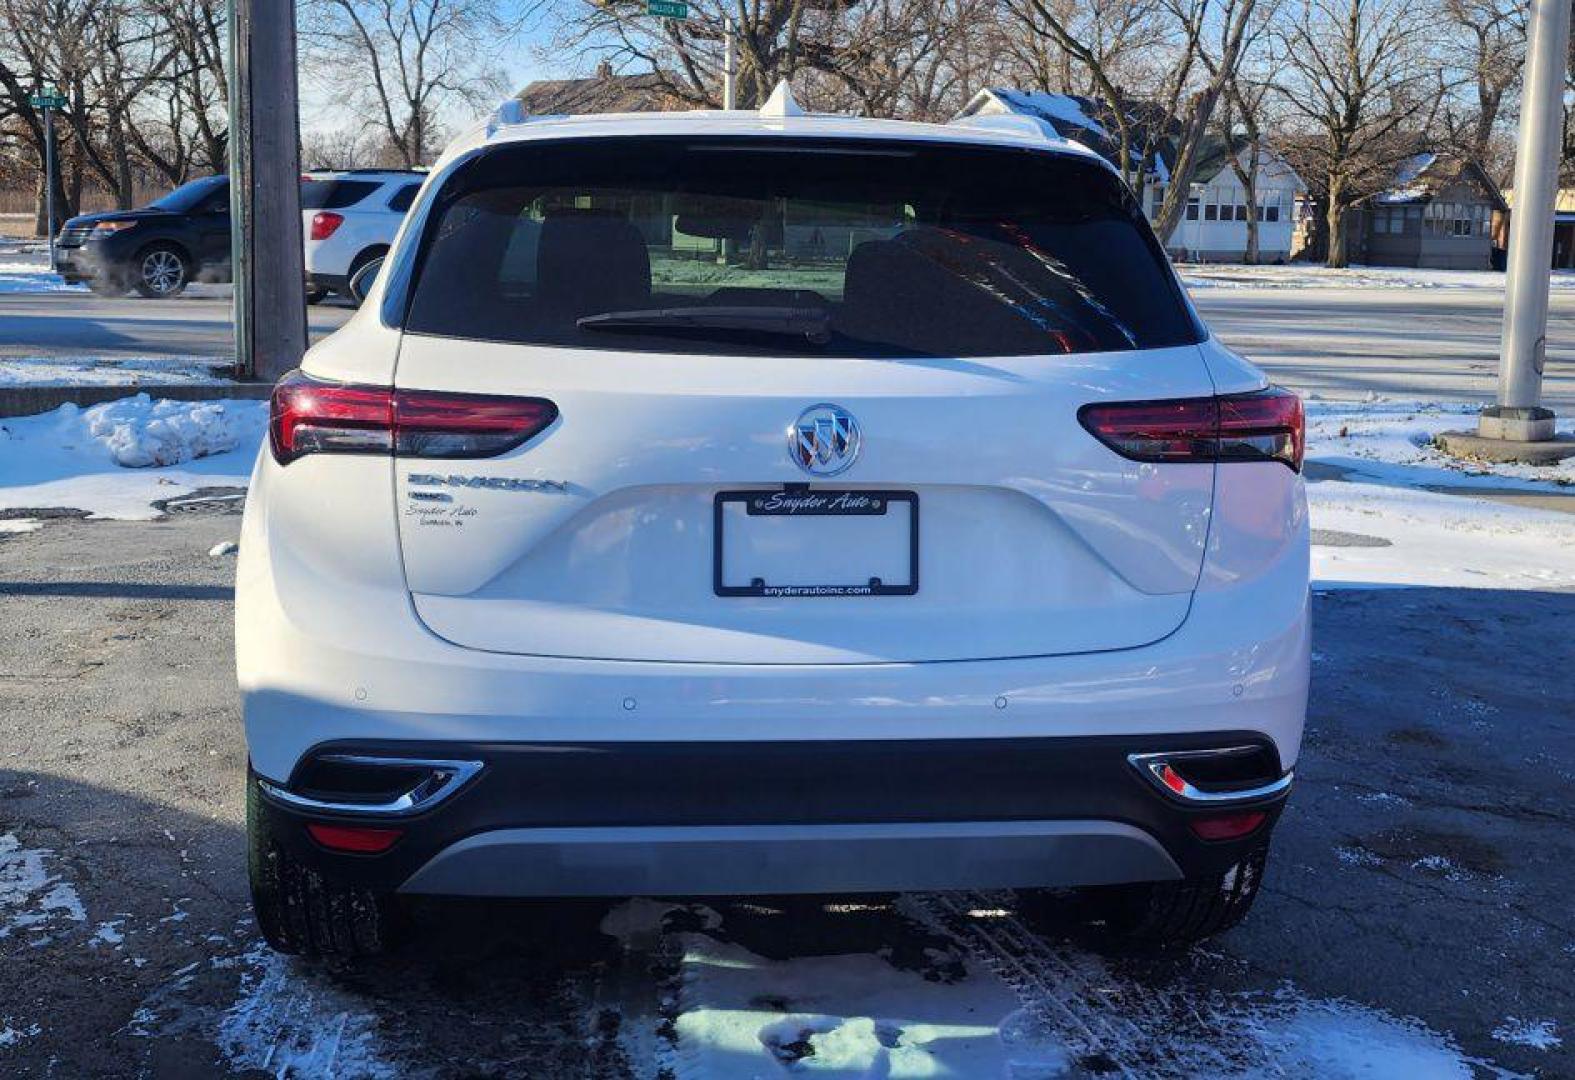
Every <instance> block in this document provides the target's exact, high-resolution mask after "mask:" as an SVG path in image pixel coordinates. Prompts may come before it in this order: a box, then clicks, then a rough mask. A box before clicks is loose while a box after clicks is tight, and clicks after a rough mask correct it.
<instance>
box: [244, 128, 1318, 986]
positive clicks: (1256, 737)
mask: <svg viewBox="0 0 1575 1080" xmlns="http://www.w3.org/2000/svg"><path fill="white" fill-rule="evenodd" d="M521 121H522V118H521V117H520V116H519V115H518V111H517V109H510V108H505V109H504V110H500V114H499V116H498V118H497V119H496V120H494V121H493V122H491V123H490V124H488V125H486V126H483V127H478V129H476V130H475V131H473V132H471V133H470V134H468V135H466V136H464V137H462V138H461V139H460V140H459V141H458V142H457V143H455V144H454V145H453V146H452V147H450V148H449V150H448V151H447V152H446V153H445V155H444V157H443V158H442V159H441V161H440V162H439V163H438V164H437V165H436V166H435V167H434V172H433V175H432V178H431V179H430V180H429V181H428V183H427V186H426V187H425V189H424V190H423V192H422V194H421V195H420V197H419V198H418V199H417V202H416V205H415V207H414V209H413V210H412V212H411V214H412V216H411V218H410V221H409V223H408V227H407V228H406V229H405V230H404V232H403V233H402V234H401V239H400V241H399V245H398V247H397V249H396V250H395V251H394V252H393V253H392V254H391V255H390V257H389V261H388V263H387V265H386V267H385V271H384V273H383V274H382V275H380V277H379V279H378V281H377V283H376V284H375V285H374V286H373V288H372V292H371V294H370V295H369V296H368V298H367V303H365V304H364V305H363V306H362V307H361V309H360V311H359V312H357V313H356V315H355V316H354V317H353V318H352V319H351V320H350V321H349V323H347V324H346V325H345V327H344V328H343V329H341V330H340V331H339V332H338V333H336V334H334V335H333V336H332V337H329V338H328V339H326V340H324V341H322V342H320V343H319V344H317V345H316V346H315V347H313V348H312V349H311V351H310V352H308V353H307V355H306V357H305V359H304V360H303V362H302V365H301V369H300V370H299V371H297V372H294V373H292V374H290V375H288V376H286V377H285V378H284V379H283V380H282V381H281V382H280V383H279V385H278V387H277V388H276V390H275V392H274V397H273V401H272V415H271V427H270V437H269V441H268V444H267V445H266V446H264V447H263V449H262V452H261V454H260V456H259V458H258V460H257V465H256V471H255V473H254V475H253V478H252V484H251V489H250V495H249V497H248V500H247V506H246V517H245V521H244V524H243V528H242V538H241V554H240V562H239V567H238V574H237V581H236V656H237V668H238V675H239V682H240V689H241V694H242V699H243V704H244V718H245V725H246V740H247V746H248V749H249V757H250V775H249V779H248V834H249V842H250V866H251V885H252V890H253V896H254V901H255V908H256V913H257V919H258V923H259V925H260V927H261V930H262V932H263V934H264V936H265V937H266V938H267V940H268V941H269V942H270V943H271V944H273V945H274V946H275V947H276V948H278V949H281V950H284V951H288V952H300V953H307V954H336V955H356V954H361V953H367V952H372V951H375V950H377V949H378V948H380V947H382V946H383V944H384V943H385V942H386V941H387V940H388V937H389V931H390V928H391V927H393V926H397V925H399V922H398V919H397V916H398V913H399V912H400V911H401V910H403V903H402V901H403V899H404V898H405V897H408V896H411V895H419V894H446V895H469V896H510V897H519V896H594V895H602V896H609V895H610V896H625V895H630V894H646V895H663V894H666V895H680V896H688V895H698V894H723V895H728V894H740V893H783V892H809V893H828V892H829V893H846V892H859V891H889V890H905V889H949V888H986V887H987V888H1010V887H1016V888H1028V889H1032V888H1035V887H1078V886H1081V887H1088V886H1092V887H1098V888H1100V890H1101V894H1100V895H1101V897H1102V902H1103V904H1104V908H1103V910H1104V911H1105V913H1106V916H1105V917H1106V922H1107V925H1108V926H1109V927H1110V928H1111V929H1112V931H1115V930H1120V931H1123V932H1126V933H1129V934H1131V935H1134V936H1135V937H1136V938H1137V939H1139V940H1145V941H1149V942H1166V941H1176V940H1189V939H1193V938H1196V937H1199V936H1202V935H1205V934H1210V933H1214V932H1216V931H1219V930H1222V929H1224V928H1227V927H1229V926H1231V925H1233V924H1234V923H1235V922H1236V921H1237V920H1239V919H1240V918H1241V917H1242V915H1243V914H1244V913H1245V912H1246V910H1247V908H1248V906H1249V905H1250V904H1251V902H1252V900H1253V897H1254V896H1255V895H1256V893H1257V892H1258V889H1259V885H1260V883H1261V881H1262V874H1263V867H1264V859H1265V853H1266V851H1267V845H1268V840H1269V834H1270V831H1271V830H1272V829H1273V827H1274V825H1275V823H1276V822H1277V820H1278V818H1279V816H1280V811H1281V808H1282V807H1283V805H1284V800H1285V798H1286V795H1287V793H1288V791H1289V789H1290V787H1291V782H1292V770H1293V767H1294V765H1295V763H1296V759H1297V753H1298V750H1299V747H1300V743H1301V737H1302V725H1303V719H1304V715H1305V711H1306V705H1307V685H1308V658H1309V653H1308V642H1309V637H1308V632H1309V625H1308V591H1307V572H1308V527H1307V511H1306V502H1305V498H1304V493H1303V484H1302V476H1301V465H1302V439H1303V426H1302V410H1301V403H1300V402H1299V401H1298V400H1297V398H1296V397H1295V396H1294V395H1292V394H1289V393H1287V392H1285V391H1283V390H1279V389H1277V388H1275V387H1272V386H1271V385H1270V384H1269V382H1268V380H1267V379H1266V378H1265V377H1264V375H1263V373H1262V372H1261V371H1259V370H1258V369H1257V368H1255V367H1253V366H1252V365H1251V364H1250V363H1248V362H1247V361H1246V360H1244V359H1242V358H1241V357H1240V356H1238V355H1236V354H1235V353H1233V352H1231V351H1230V350H1229V349H1227V348H1226V347H1225V346H1224V345H1222V344H1221V343H1220V342H1219V341H1218V340H1217V339H1216V338H1215V337H1214V336H1213V334H1212V333H1210V331H1209V330H1208V328H1207V327H1205V326H1204V325H1203V323H1202V322H1201V321H1200V320H1199V318H1198V316H1197V314H1196V313H1195V312H1194V310H1193V309H1192V306H1191V304H1190V303H1189V301H1188V298H1187V296H1186V293H1185V292H1184V291H1183V289H1182V287H1181V285H1180V283H1179V282H1178V280H1177V278H1176V276H1175V274H1174V273H1173V271H1172V270H1171V268H1170V266H1169V265H1168V263H1167V262H1166V260H1165V256H1164V253H1163V251H1162V250H1161V249H1160V247H1159V245H1158V244H1157V243H1156V241H1155V239H1154V236H1153V234H1152V233H1151V232H1150V230H1149V227H1148V224H1147V223H1146V222H1145V220H1144V218H1143V215H1142V213H1141V211H1140V210H1139V208H1138V206H1137V205H1136V203H1135V202H1134V200H1133V198H1132V196H1131V193H1130V192H1129V191H1128V190H1127V188H1126V187H1125V185H1124V184H1123V183H1122V182H1121V180H1120V178H1119V177H1118V176H1117V174H1116V173H1115V171H1114V170H1113V169H1112V168H1111V167H1110V166H1109V165H1108V164H1106V163H1105V162H1104V161H1102V160H1101V159H1100V158H1098V157H1097V156H1095V155H1093V154H1092V153H1090V152H1088V151H1086V150H1084V149H1083V148H1081V147H1079V146H1077V145H1076V144H1074V143H1070V142H1067V141H1064V140H1062V139H1060V138H1058V137H1056V136H1055V135H1054V134H1053V132H1050V131H1047V130H1044V129H1042V128H1041V127H1040V126H1038V125H1036V124H1034V123H1033V122H1031V121H1026V120H1020V119H1019V118H992V119H980V120H973V121H969V122H964V123H960V124H955V125H928V124H913V123H902V122H896V121H885V120H868V119H855V118H848V117H830V116H804V115H801V114H798V113H797V112H796V110H793V109H783V108H780V107H779V108H777V109H776V110H775V111H773V112H772V113H771V114H770V115H757V114H754V113H742V112H730V113H722V112H708V113H650V114H640V115H624V116H583V117H544V118H535V119H532V120H531V121H530V122H529V123H524V122H521Z"/></svg>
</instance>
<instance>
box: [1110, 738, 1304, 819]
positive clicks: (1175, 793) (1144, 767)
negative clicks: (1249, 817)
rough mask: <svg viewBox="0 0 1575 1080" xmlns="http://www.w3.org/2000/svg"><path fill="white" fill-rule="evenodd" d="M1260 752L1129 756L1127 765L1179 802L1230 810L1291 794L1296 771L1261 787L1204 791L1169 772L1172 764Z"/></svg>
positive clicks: (1238, 750) (1236, 748) (1248, 748)
mask: <svg viewBox="0 0 1575 1080" xmlns="http://www.w3.org/2000/svg"><path fill="white" fill-rule="evenodd" d="M1260 749H1261V748H1260V747H1256V746H1229V747H1223V748H1221V749H1218V750H1173V751H1168V752H1161V753H1154V754H1128V755H1127V763H1128V764H1130V765H1131V766H1132V767H1133V768H1134V769H1136V770H1137V771H1138V773H1139V774H1141V775H1142V776H1143V778H1144V779H1146V780H1148V781H1149V782H1150V783H1151V784H1153V785H1154V786H1155V787H1156V788H1158V789H1159V791H1160V793H1161V794H1163V795H1165V796H1167V797H1168V798H1170V799H1173V800H1175V801H1176V802H1180V803H1185V804H1187V805H1189V806H1222V805H1225V806H1228V805H1231V804H1234V803H1248V802H1256V801H1258V800H1261V799H1272V798H1274V797H1275V796H1277V795H1283V794H1284V793H1285V792H1287V791H1289V790H1290V787H1291V784H1292V782H1293V781H1294V780H1295V779H1296V770H1295V769H1287V770H1286V772H1285V775H1284V776H1281V777H1280V778H1279V779H1277V780H1271V781H1270V782H1269V783H1267V784H1262V785H1259V786H1258V787H1253V788H1238V789H1236V790H1234V791H1204V790H1203V789H1202V788H1199V787H1195V786H1193V785H1192V784H1191V783H1190V782H1188V781H1187V779H1186V778H1185V777H1183V776H1182V775H1181V774H1180V773H1179V772H1177V771H1176V770H1174V769H1170V768H1169V766H1170V764H1171V762H1179V761H1197V760H1199V759H1204V758H1218V757H1232V756H1235V755H1238V754H1252V753H1257V752H1259V751H1260ZM1167 776H1170V777H1174V778H1175V780H1176V781H1177V783H1178V784H1179V786H1173V785H1172V784H1171V783H1170V782H1169V780H1168V779H1167Z"/></svg>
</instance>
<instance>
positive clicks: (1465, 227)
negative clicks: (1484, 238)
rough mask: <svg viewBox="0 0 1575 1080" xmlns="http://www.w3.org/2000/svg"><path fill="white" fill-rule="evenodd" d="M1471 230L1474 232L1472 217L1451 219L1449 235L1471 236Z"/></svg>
mask: <svg viewBox="0 0 1575 1080" xmlns="http://www.w3.org/2000/svg"><path fill="white" fill-rule="evenodd" d="M1471 232H1472V230H1471V219H1470V218H1452V219H1451V220H1450V222H1449V235H1450V236H1470V235H1471Z"/></svg>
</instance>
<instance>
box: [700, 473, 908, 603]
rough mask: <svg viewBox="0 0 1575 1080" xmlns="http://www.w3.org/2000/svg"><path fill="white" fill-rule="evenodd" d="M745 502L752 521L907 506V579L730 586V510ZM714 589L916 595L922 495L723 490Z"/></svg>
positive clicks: (715, 529) (715, 526)
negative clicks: (726, 554) (726, 560)
mask: <svg viewBox="0 0 1575 1080" xmlns="http://www.w3.org/2000/svg"><path fill="white" fill-rule="evenodd" d="M730 503H743V504H744V510H745V513H746V514H748V515H749V516H750V517H757V516H767V517H795V518H816V517H838V516H844V517H845V516H868V515H883V514H887V513H889V512H890V508H891V505H892V504H893V503H906V504H907V505H908V508H909V509H908V580H907V581H906V582H905V583H903V584H900V585H891V584H887V583H886V582H884V581H882V580H881V579H880V578H871V579H869V581H867V582H863V583H845V584H836V583H827V584H823V585H781V584H775V585H774V584H772V583H770V582H767V581H765V580H763V579H761V578H755V579H753V580H752V581H751V582H750V584H748V585H729V584H727V583H726V582H725V581H724V578H723V551H724V544H725V533H726V519H727V506H728V504H730ZM712 510H713V514H712V531H711V587H712V590H713V591H714V592H715V593H716V595H717V596H726V597H747V596H753V597H771V598H784V599H812V598H819V597H854V596H856V597H866V596H913V595H914V594H916V593H917V592H918V591H919V494H918V492H916V491H902V490H896V489H884V488H883V489H871V488H808V487H803V488H800V487H796V486H789V487H785V488H752V489H748V490H741V491H719V492H717V494H716V498H715V499H714V500H713V503H712Z"/></svg>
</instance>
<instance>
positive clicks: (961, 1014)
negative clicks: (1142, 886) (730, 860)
mask: <svg viewBox="0 0 1575 1080" xmlns="http://www.w3.org/2000/svg"><path fill="white" fill-rule="evenodd" d="M629 905H630V906H639V907H640V911H639V913H638V915H637V917H635V918H632V919H627V920H626V919H624V918H622V916H620V914H619V912H620V909H614V911H613V913H612V914H611V915H610V916H609V918H608V920H606V921H604V922H603V924H602V928H603V931H604V932H608V933H614V934H615V936H618V932H617V930H616V927H617V926H618V925H620V924H622V925H625V926H627V925H629V924H635V925H643V924H645V923H646V922H647V921H648V918H649V917H650V916H651V915H652V914H656V913H657V911H658V909H657V908H656V907H655V906H654V905H651V904H650V902H649V901H641V900H634V901H630V902H629ZM664 907H671V905H664ZM964 907H966V902H963V903H962V904H961V905H960V906H959V905H956V904H953V903H952V901H951V900H950V899H947V898H942V897H938V896H908V897H904V898H902V899H901V900H899V902H898V908H899V910H904V911H906V912H907V913H909V914H910V915H912V916H913V917H915V918H916V919H917V920H918V921H919V923H920V924H921V925H926V926H928V928H929V929H931V930H932V931H936V932H938V933H940V934H943V935H945V936H946V937H949V938H950V939H951V946H949V947H947V948H942V949H938V950H931V959H932V960H933V961H934V962H935V964H936V966H935V968H934V969H932V970H925V971H915V970H909V969H906V968H903V967H900V966H898V965H896V964H894V963H893V962H892V960H891V958H890V957H888V956H887V955H885V954H884V952H882V953H850V954H841V955H836V954H833V955H826V956H800V957H790V958H787V959H780V960H777V959H769V958H766V957H762V956H760V955H758V954H756V953H754V952H751V951H750V950H749V949H747V948H745V947H743V946H742V945H739V944H737V943H736V942H730V941H727V940H724V939H725V937H726V936H727V933H726V930H725V928H723V929H722V930H721V932H720V933H719V934H714V933H711V932H703V931H689V932H680V933H677V934H673V935H671V936H670V937H669V941H670V942H671V943H672V944H675V945H676V946H677V951H678V953H679V961H678V973H677V977H676V980H675V987H676V988H675V991H674V993H675V995H676V1000H675V1001H674V1002H673V1008H674V1016H673V1023H672V1027H671V1029H670V1030H671V1035H670V1038H671V1039H672V1047H671V1049H670V1051H668V1052H667V1053H666V1054H660V1053H659V1054H657V1055H655V1056H654V1057H653V1055H652V1054H651V1053H650V1039H649V1038H648V1033H647V1032H644V1031H642V1030H641V1025H640V1024H638V1023H636V1022H633V1021H634V1018H626V1019H625V1023H624V1025H623V1026H622V1027H621V1028H620V1038H621V1040H622V1041H623V1044H624V1047H625V1050H626V1052H627V1054H628V1057H629V1059H630V1061H631V1062H632V1063H633V1064H634V1065H635V1068H636V1070H637V1075H651V1074H653V1073H655V1074H659V1075H661V1074H665V1075H670V1076H675V1077H680V1078H684V1080H698V1078H701V1077H707V1078H716V1080H720V1078H723V1077H738V1076H755V1077H769V1076H784V1077H786V1076H799V1075H806V1076H823V1077H828V1078H829V1077H837V1078H848V1080H853V1078H865V1077H930V1076H966V1077H975V1076H977V1077H993V1076H999V1077H1036V1078H1051V1077H1062V1076H1067V1077H1070V1076H1089V1075H1095V1074H1100V1075H1103V1074H1105V1073H1109V1074H1113V1075H1124V1076H1137V1075H1143V1076H1156V1077H1158V1076H1164V1077H1217V1076H1236V1077H1249V1076H1254V1077H1255V1076H1318V1077H1323V1078H1326V1080H1347V1078H1349V1080H1355V1078H1358V1077H1362V1078H1375V1080H1391V1078H1392V1080H1409V1078H1411V1077H1419V1076H1426V1077H1429V1078H1450V1077H1460V1078H1462V1080H1465V1078H1468V1077H1470V1076H1472V1075H1473V1067H1474V1066H1477V1065H1483V1064H1485V1063H1482V1062H1477V1061H1475V1060H1473V1059H1471V1058H1468V1057H1466V1056H1464V1055H1463V1054H1462V1053H1461V1052H1460V1050H1459V1049H1458V1048H1457V1047H1456V1046H1455V1045H1454V1043H1453V1041H1452V1040H1450V1039H1449V1038H1448V1037H1446V1036H1444V1035H1440V1034H1438V1033H1436V1032H1434V1031H1432V1030H1430V1029H1428V1028H1427V1027H1425V1026H1424V1025H1422V1024H1421V1023H1419V1022H1417V1021H1414V1020H1409V1019H1401V1018H1397V1017H1394V1016H1391V1015H1389V1014H1387V1013H1384V1012H1381V1011H1379V1010H1376V1009H1371V1008H1367V1007H1365V1006H1361V1005H1357V1004H1355V1003H1352V1002H1348V1001H1343V1000H1339V999H1315V998H1310V997H1307V996H1306V995H1303V994H1301V993H1299V992H1297V991H1296V990H1295V989H1294V988H1293V987H1291V986H1289V985H1287V986H1285V987H1283V988H1281V989H1280V990H1279V991H1277V992H1275V993H1273V994H1232V995H1227V994H1222V993H1220V992H1218V991H1213V990H1208V989H1204V988H1199V987H1193V986H1190V985H1188V984H1186V983H1185V981H1183V982H1182V983H1179V984H1174V985H1172V986H1169V987H1164V988H1160V987H1155V986H1152V985H1150V984H1146V983H1144V982H1141V981H1139V980H1137V979H1134V978H1133V977H1131V976H1128V975H1126V974H1124V973H1123V971H1122V970H1121V969H1120V968H1119V967H1117V966H1114V965H1111V964H1109V963H1107V962H1106V961H1105V960H1104V959H1102V958H1101V957H1099V956H1097V955H1095V954H1093V953H1091V952H1088V951H1086V950H1083V949H1081V948H1078V947H1076V946H1072V945H1070V944H1067V943H1060V942H1048V941H1046V940H1045V939H1042V938H1037V937H1034V936H1032V935H1031V934H1028V933H1027V932H1026V931H1025V928H1024V927H1023V926H1022V925H1021V924H1020V923H1018V921H1017V920H1016V919H1015V918H1014V917H1012V916H1011V915H1010V914H1009V913H1007V912H1006V911H1004V910H997V909H994V908H990V907H981V908H979V909H978V910H970V911H963V910H962V908H964ZM691 910H692V911H693V910H694V909H691ZM701 910H708V909H701ZM947 910H949V912H950V915H947V914H944V913H943V912H945V911H947ZM951 916H955V917H956V918H958V919H960V920H962V925H963V926H964V927H965V928H964V929H961V932H959V926H958V924H956V923H954V922H952V921H951ZM658 917H660V916H659V915H658ZM932 920H933V921H932ZM713 929H715V928H713ZM975 933H977V935H978V936H977V937H975V936H974V935H975ZM1013 939H1017V940H1018V941H1019V942H1022V941H1026V942H1027V943H1026V944H1021V943H1019V944H1012V941H1013ZM979 943H988V945H987V947H985V948H982V949H975V948H974V946H975V945H976V944H979Z"/></svg>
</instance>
